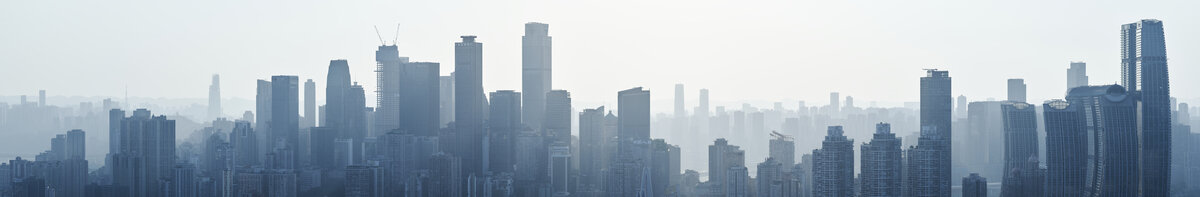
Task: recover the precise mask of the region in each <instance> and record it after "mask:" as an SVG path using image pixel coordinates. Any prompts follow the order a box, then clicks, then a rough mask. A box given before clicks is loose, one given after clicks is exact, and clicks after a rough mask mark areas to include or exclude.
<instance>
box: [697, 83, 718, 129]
mask: <svg viewBox="0 0 1200 197" xmlns="http://www.w3.org/2000/svg"><path fill="white" fill-rule="evenodd" d="M708 107H709V106H708V89H700V106H698V107H696V110H695V112H692V113H695V118H692V119H693V120H695V121H693V123H692V125H694V126H695V127H696V128H698V131H699V132H701V133H708V134H709V136H716V135H715V134H713V133H712V131H711V130H710V129H709V128H708V127H709V125H708V124H709V123H708V119H709V112H708Z"/></svg>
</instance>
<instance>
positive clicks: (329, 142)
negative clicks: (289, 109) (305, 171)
mask: <svg viewBox="0 0 1200 197" xmlns="http://www.w3.org/2000/svg"><path fill="white" fill-rule="evenodd" d="M308 135H309V139H308V140H309V142H308V147H309V150H310V151H311V153H310V154H312V156H311V158H312V159H311V160H312V161H310V162H309V164H310V165H312V166H313V167H316V168H317V169H322V170H333V169H337V161H335V159H334V158H335V157H334V153H333V149H334V146H336V145H334V140H335V139H338V133H337V129H334V128H330V127H313V128H312V129H310V130H309V134H308Z"/></svg>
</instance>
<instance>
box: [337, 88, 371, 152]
mask: <svg viewBox="0 0 1200 197" xmlns="http://www.w3.org/2000/svg"><path fill="white" fill-rule="evenodd" d="M346 98H347V99H346V121H347V122H346V123H347V124H349V125H348V126H346V127H345V128H346V129H345V130H339V131H338V132H340V135H341V136H339V137H340V138H343V139H350V140H352V143H351V144H353V146H354V148H353V149H352V151H353V153H351V155H352V157H351V162H352V164H359V163H362V162H363V159H364V158H363V156H364V152H363V143H364V142H366V139H367V98H366V90H364V89H363V87H362V86H361V85H358V83H354V84H352V85H350V93H349V94H348V95H347V97H346Z"/></svg>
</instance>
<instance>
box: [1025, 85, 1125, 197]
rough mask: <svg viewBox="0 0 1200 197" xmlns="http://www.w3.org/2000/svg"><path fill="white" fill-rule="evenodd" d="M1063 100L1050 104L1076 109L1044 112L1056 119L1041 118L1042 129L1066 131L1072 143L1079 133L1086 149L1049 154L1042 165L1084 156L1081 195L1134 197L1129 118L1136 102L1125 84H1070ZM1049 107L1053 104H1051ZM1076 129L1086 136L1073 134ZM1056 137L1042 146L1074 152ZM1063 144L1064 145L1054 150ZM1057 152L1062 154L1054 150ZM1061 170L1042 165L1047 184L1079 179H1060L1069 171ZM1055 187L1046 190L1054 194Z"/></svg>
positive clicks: (1069, 162)
mask: <svg viewBox="0 0 1200 197" xmlns="http://www.w3.org/2000/svg"><path fill="white" fill-rule="evenodd" d="M1067 104H1068V105H1067V106H1068V107H1061V106H1062V103H1059V104H1056V105H1058V106H1059V108H1063V109H1070V108H1071V107H1077V108H1075V109H1078V110H1077V111H1071V110H1052V111H1049V112H1053V113H1047V114H1046V117H1047V119H1048V120H1049V119H1050V118H1053V119H1056V120H1053V121H1046V128H1047V133H1066V135H1069V136H1074V137H1071V138H1069V139H1074V140H1073V141H1075V142H1079V141H1078V140H1079V139H1078V138H1080V137H1083V138H1084V139H1083V140H1087V141H1083V142H1086V144H1087V145H1086V146H1087V147H1086V148H1087V149H1088V150H1087V151H1086V153H1087V154H1088V155H1086V156H1080V157H1054V158H1052V159H1051V158H1049V157H1048V159H1049V160H1050V162H1049V163H1047V167H1050V166H1059V165H1077V162H1081V161H1080V160H1083V159H1086V160H1083V162H1087V164H1086V165H1087V167H1086V170H1087V173H1088V174H1087V175H1086V176H1085V177H1086V179H1085V180H1083V181H1086V182H1085V184H1088V186H1086V187H1085V189H1086V190H1085V193H1084V195H1088V196H1093V195H1104V196H1135V195H1138V188H1137V187H1131V186H1133V185H1138V182H1139V180H1138V174H1139V165H1138V164H1139V162H1138V158H1139V157H1138V153H1139V152H1138V133H1137V126H1138V124H1137V121H1134V120H1137V117H1138V111H1137V108H1138V106H1137V103H1136V102H1135V98H1134V95H1133V94H1132V93H1130V92H1126V89H1125V87H1122V86H1119V85H1106V86H1084V87H1077V88H1073V89H1071V91H1070V92H1068V93H1067ZM1051 107H1052V108H1054V106H1053V105H1052V106H1051ZM1080 121H1082V122H1080ZM1078 127H1082V128H1078ZM1081 129H1082V130H1085V131H1084V132H1086V133H1085V134H1086V135H1085V134H1080V133H1079V131H1078V130H1081ZM1071 133H1074V134H1071ZM1055 135H1056V136H1057V135H1058V134H1055ZM1047 137H1049V135H1048V136H1047ZM1058 141H1059V140H1058V139H1048V140H1047V148H1049V150H1047V153H1051V152H1054V153H1055V154H1071V153H1075V152H1077V151H1079V150H1077V149H1072V148H1070V147H1071V146H1079V145H1072V144H1067V143H1071V142H1070V141H1066V142H1064V143H1060V142H1058ZM1052 142H1053V143H1052ZM1064 146H1065V147H1067V148H1060V147H1064ZM1076 148H1077V147H1076ZM1060 151H1062V152H1063V153H1058V152H1060ZM1060 167H1061V166H1060ZM1062 170H1069V169H1062V168H1058V167H1051V168H1050V169H1048V171H1049V172H1048V174H1049V176H1050V178H1051V179H1049V181H1051V182H1049V183H1048V184H1059V183H1062V182H1074V181H1080V180H1078V179H1077V178H1084V177H1075V176H1070V177H1063V174H1064V173H1069V171H1068V172H1064V171H1062ZM1094 180H1104V181H1094ZM1051 186H1053V185H1051ZM1056 189H1058V188H1051V192H1052V193H1054V192H1057V191H1055V190H1056ZM1067 192H1071V191H1067Z"/></svg>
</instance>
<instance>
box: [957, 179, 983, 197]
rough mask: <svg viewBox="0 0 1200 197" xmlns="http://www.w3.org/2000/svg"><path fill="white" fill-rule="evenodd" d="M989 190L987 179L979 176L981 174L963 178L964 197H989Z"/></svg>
mask: <svg viewBox="0 0 1200 197" xmlns="http://www.w3.org/2000/svg"><path fill="white" fill-rule="evenodd" d="M987 188H988V187H987V178H983V177H981V176H979V173H971V175H970V176H967V177H963V178H962V196H963V197H987V196H988V195H987Z"/></svg>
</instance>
